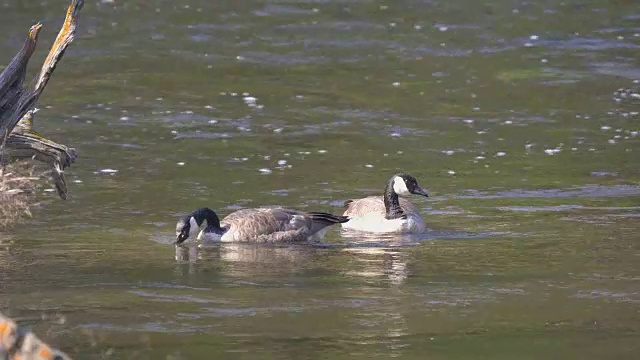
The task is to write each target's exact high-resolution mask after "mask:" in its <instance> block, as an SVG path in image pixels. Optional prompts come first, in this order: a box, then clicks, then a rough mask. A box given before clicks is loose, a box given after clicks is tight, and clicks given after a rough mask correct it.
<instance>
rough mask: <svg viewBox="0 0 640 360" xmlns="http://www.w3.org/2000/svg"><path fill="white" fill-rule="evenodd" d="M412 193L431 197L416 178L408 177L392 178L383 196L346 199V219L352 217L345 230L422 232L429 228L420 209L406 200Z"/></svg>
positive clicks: (398, 175) (402, 174) (345, 225)
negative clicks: (399, 196)
mask: <svg viewBox="0 0 640 360" xmlns="http://www.w3.org/2000/svg"><path fill="white" fill-rule="evenodd" d="M410 194H416V195H422V196H426V197H429V194H428V193H427V192H426V191H424V190H423V189H422V188H421V187H420V185H418V181H417V180H416V178H414V177H413V176H411V175H409V174H405V173H400V174H396V175H393V177H392V178H391V179H389V183H387V186H386V187H385V189H384V195H383V196H369V197H366V198H362V199H355V200H347V201H346V202H345V203H344V207H345V211H344V214H343V215H344V216H348V217H349V218H350V220H349V222H347V223H343V224H342V227H343V228H345V229H353V230H359V231H369V232H376V233H414V234H416V233H421V232H424V231H425V229H426V228H427V225H426V224H425V222H424V219H423V218H422V216H420V213H419V212H418V209H417V208H416V207H415V206H413V204H411V202H410V201H409V200H407V199H405V198H398V195H401V196H407V195H410Z"/></svg>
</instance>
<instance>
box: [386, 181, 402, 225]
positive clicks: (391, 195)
mask: <svg viewBox="0 0 640 360" xmlns="http://www.w3.org/2000/svg"><path fill="white" fill-rule="evenodd" d="M394 180H395V179H394V178H392V179H391V180H389V183H388V184H387V187H385V188H384V195H383V198H384V208H385V210H386V212H387V213H386V215H385V218H387V219H388V220H392V219H399V218H401V217H403V216H404V211H402V208H401V207H400V200H399V199H398V194H396V192H395V190H393V183H394Z"/></svg>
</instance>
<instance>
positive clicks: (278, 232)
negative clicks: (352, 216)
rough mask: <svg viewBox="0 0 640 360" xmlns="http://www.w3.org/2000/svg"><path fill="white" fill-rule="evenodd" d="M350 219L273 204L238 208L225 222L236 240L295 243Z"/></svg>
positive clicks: (223, 221)
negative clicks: (265, 206) (272, 205)
mask: <svg viewBox="0 0 640 360" xmlns="http://www.w3.org/2000/svg"><path fill="white" fill-rule="evenodd" d="M346 221H348V217H346V216H337V215H332V214H328V213H322V212H309V213H305V212H303V211H298V210H291V209H285V208H279V207H273V208H256V209H244V210H238V211H236V212H234V213H231V214H229V215H228V216H227V217H225V218H224V219H223V220H222V222H221V225H222V226H223V227H225V228H227V229H228V232H229V233H230V234H229V235H230V236H232V237H233V240H234V241H245V242H249V241H251V242H295V241H306V240H308V238H309V237H310V236H312V235H313V234H315V233H317V232H318V231H320V230H322V229H324V228H325V227H327V226H330V225H333V224H338V223H343V222H346Z"/></svg>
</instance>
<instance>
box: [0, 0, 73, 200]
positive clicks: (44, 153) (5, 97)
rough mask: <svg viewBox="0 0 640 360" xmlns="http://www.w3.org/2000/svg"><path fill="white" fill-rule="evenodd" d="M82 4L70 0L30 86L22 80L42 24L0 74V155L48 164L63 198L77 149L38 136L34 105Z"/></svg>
mask: <svg viewBox="0 0 640 360" xmlns="http://www.w3.org/2000/svg"><path fill="white" fill-rule="evenodd" d="M83 4H84V1H83V0H72V1H71V4H70V5H69V7H68V9H67V15H66V18H65V21H64V24H63V25H62V28H61V29H60V32H59V33H58V36H57V38H56V40H55V42H54V43H53V46H52V47H51V50H50V51H49V54H48V55H47V58H46V59H45V61H44V64H43V65H42V68H41V70H40V73H39V75H38V77H37V78H36V79H34V80H35V81H34V82H35V85H34V86H33V88H29V87H25V86H24V80H25V76H26V71H27V65H28V63H29V60H30V59H31V56H32V55H33V53H34V51H35V48H36V43H37V39H38V34H39V32H40V29H41V27H42V25H41V24H36V25H33V26H32V27H31V29H30V30H29V35H28V37H27V39H26V40H25V42H24V44H23V46H22V48H21V49H20V51H18V53H17V54H16V56H14V58H13V59H12V60H11V62H10V63H9V65H8V66H7V67H6V68H5V69H4V70H3V71H2V73H0V138H1V139H6V144H5V145H6V146H5V153H4V154H0V155H4V157H3V158H4V159H9V161H14V160H17V159H24V158H33V159H36V160H39V161H43V162H45V163H46V164H48V165H49V166H50V168H51V175H52V177H53V180H54V182H55V185H56V189H57V190H58V195H60V198H62V199H66V194H67V186H66V181H65V178H64V173H63V171H64V169H65V168H67V167H69V166H70V165H71V164H72V163H73V162H74V161H75V159H76V158H77V152H76V150H75V149H73V148H69V147H67V146H65V145H62V144H58V143H56V142H54V141H51V140H48V139H46V138H44V137H42V136H40V135H38V134H37V133H36V132H35V130H34V129H33V115H34V114H35V112H36V111H37V110H36V109H35V108H34V106H35V105H36V103H37V101H38V99H39V98H40V95H41V94H42V91H43V90H44V88H45V86H46V85H47V82H48V81H49V79H50V78H51V74H52V73H53V71H54V70H55V67H56V64H57V63H58V62H59V61H60V59H62V56H63V55H64V52H65V50H66V49H67V47H68V46H69V44H70V43H71V42H72V41H73V39H74V37H75V30H76V24H77V18H78V14H79V12H80V9H81V8H82V5H83ZM7 135H8V136H7Z"/></svg>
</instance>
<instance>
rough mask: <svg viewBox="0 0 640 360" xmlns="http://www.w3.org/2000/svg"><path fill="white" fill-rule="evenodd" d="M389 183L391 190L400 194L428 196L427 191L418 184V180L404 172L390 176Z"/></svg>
mask: <svg viewBox="0 0 640 360" xmlns="http://www.w3.org/2000/svg"><path fill="white" fill-rule="evenodd" d="M391 185H392V189H393V191H394V192H395V193H396V194H398V195H401V196H407V195H410V194H414V195H422V196H426V197H429V193H427V192H426V191H425V190H424V189H423V188H421V187H420V185H418V180H416V178H414V177H413V176H411V175H409V174H406V173H400V174H396V175H394V176H393V177H392V178H391Z"/></svg>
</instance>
